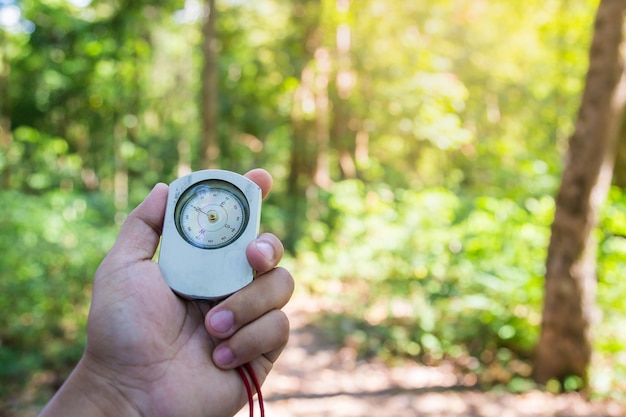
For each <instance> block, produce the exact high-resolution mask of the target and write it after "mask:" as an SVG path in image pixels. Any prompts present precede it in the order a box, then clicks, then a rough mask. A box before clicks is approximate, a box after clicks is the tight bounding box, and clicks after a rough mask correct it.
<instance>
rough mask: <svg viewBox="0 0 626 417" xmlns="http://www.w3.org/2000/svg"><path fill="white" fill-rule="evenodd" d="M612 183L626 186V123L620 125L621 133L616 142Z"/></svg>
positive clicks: (622, 186)
mask: <svg viewBox="0 0 626 417" xmlns="http://www.w3.org/2000/svg"><path fill="white" fill-rule="evenodd" d="M613 184H615V185H617V186H618V187H621V188H626V123H625V124H623V125H622V130H621V134H620V136H619V141H618V144H617V152H616V155H615V172H614V173H613Z"/></svg>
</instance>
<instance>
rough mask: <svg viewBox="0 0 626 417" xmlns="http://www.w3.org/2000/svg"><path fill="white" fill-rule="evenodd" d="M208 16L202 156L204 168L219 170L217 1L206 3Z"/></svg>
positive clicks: (203, 84)
mask: <svg viewBox="0 0 626 417" xmlns="http://www.w3.org/2000/svg"><path fill="white" fill-rule="evenodd" d="M205 7H206V9H207V16H206V18H205V20H204V23H203V26H202V33H203V35H204V41H203V45H202V52H203V57H204V66H203V68H202V141H201V143H200V146H201V148H200V155H201V157H202V168H217V167H218V166H219V163H218V159H219V157H220V151H219V145H218V141H217V132H218V130H217V115H218V89H217V83H218V79H217V53H218V39H217V32H216V29H215V21H216V18H217V10H216V8H215V0H207V1H206V6H205Z"/></svg>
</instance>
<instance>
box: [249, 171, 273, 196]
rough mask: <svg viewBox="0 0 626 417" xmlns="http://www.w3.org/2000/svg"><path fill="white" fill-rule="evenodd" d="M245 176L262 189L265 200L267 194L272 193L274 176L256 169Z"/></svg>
mask: <svg viewBox="0 0 626 417" xmlns="http://www.w3.org/2000/svg"><path fill="white" fill-rule="evenodd" d="M244 176H245V177H246V178H248V179H249V180H252V181H254V182H255V183H256V185H258V186H259V187H261V190H262V191H263V198H265V196H266V195H267V193H269V192H270V189H271V188H272V176H271V175H270V173H269V172H267V171H266V170H264V169H261V168H256V169H253V170H251V171H248V173H246V174H245V175H244Z"/></svg>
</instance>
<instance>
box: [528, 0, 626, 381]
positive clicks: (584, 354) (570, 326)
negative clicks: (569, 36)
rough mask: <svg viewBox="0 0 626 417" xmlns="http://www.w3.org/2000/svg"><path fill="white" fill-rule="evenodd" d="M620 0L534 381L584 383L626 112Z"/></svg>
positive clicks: (561, 224) (576, 174)
mask: <svg viewBox="0 0 626 417" xmlns="http://www.w3.org/2000/svg"><path fill="white" fill-rule="evenodd" d="M625 9H626V2H624V1H623V0H602V1H601V3H600V5H599V7H598V13H597V16H596V22H595V30H594V36H593V41H592V45H591V51H590V55H589V71H588V73H587V80H586V85H585V90H584V93H583V97H582V103H581V107H580V109H579V113H578V119H577V122H576V126H575V130H574V133H573V135H572V137H571V138H570V142H569V152H568V160H567V164H566V167H565V170H564V172H563V178H562V182H561V188H560V190H559V192H558V195H557V200H556V212H555V216H554V222H553V224H552V235H551V239H550V245H549V248H548V257H547V261H546V281H545V300H544V307H543V318H542V324H541V337H540V340H539V344H538V347H537V351H536V361H535V378H536V380H537V381H538V382H540V383H546V382H547V381H549V380H551V379H556V380H558V381H561V382H563V381H564V380H565V379H566V378H567V377H570V376H575V377H579V378H581V381H582V384H583V386H584V385H586V383H587V369H588V366H589V363H590V360H591V337H590V334H589V332H590V325H591V324H592V321H593V316H594V310H595V293H596V291H595V289H596V276H595V269H596V260H595V255H596V244H595V242H594V241H593V237H592V231H593V228H594V227H595V225H596V222H597V212H598V209H599V207H600V205H601V204H602V203H603V201H604V200H605V198H606V195H607V192H608V188H609V185H610V181H611V176H612V171H613V165H614V160H615V158H614V152H615V150H614V148H615V143H616V141H617V137H618V136H619V131H620V126H621V121H622V117H623V110H624V96H625V94H624V93H625V91H624V89H625V88H626V83H625V79H624V71H623V69H624V67H623V57H624V54H623V48H624V45H623V35H622V26H623V24H624V18H623V16H624V11H625Z"/></svg>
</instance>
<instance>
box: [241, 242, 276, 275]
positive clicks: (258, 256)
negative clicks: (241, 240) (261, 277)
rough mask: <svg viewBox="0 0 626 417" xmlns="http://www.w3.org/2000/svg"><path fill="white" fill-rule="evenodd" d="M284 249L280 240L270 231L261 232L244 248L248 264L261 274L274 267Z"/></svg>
mask: <svg viewBox="0 0 626 417" xmlns="http://www.w3.org/2000/svg"><path fill="white" fill-rule="evenodd" d="M284 252H285V249H284V247H283V244H282V242H281V241H280V239H278V238H277V237H276V236H274V235H273V234H271V233H263V234H261V235H259V237H258V238H256V239H255V240H254V241H252V242H251V243H250V244H249V245H248V247H247V248H246V256H247V257H248V263H250V266H251V267H252V268H253V269H254V270H255V271H257V273H259V274H262V273H264V272H267V271H269V270H271V269H272V268H274V267H275V266H276V265H278V263H279V262H280V260H281V259H282V257H283V253H284Z"/></svg>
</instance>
